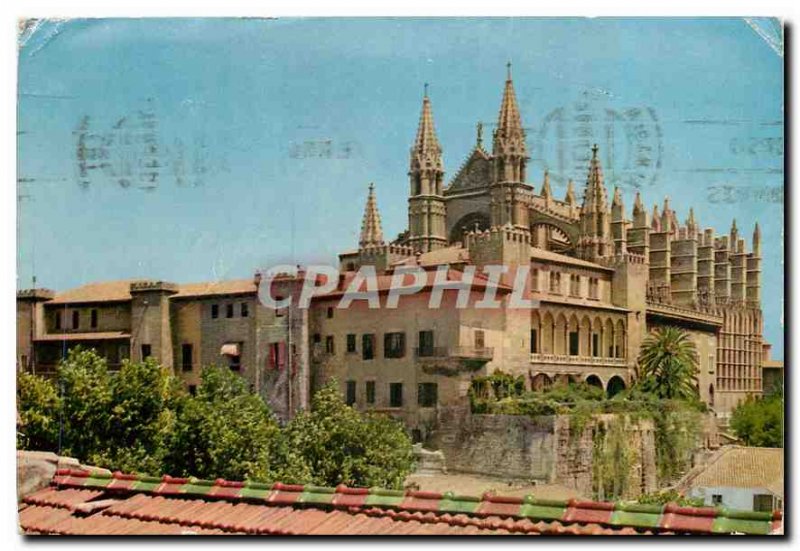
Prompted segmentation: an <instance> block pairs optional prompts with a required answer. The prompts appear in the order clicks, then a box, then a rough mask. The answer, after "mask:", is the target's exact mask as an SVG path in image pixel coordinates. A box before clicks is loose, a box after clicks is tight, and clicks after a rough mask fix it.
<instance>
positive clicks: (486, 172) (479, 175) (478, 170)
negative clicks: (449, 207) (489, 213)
mask: <svg viewBox="0 0 800 551" xmlns="http://www.w3.org/2000/svg"><path fill="white" fill-rule="evenodd" d="M491 171H492V162H491V160H490V159H489V155H488V154H487V153H486V152H485V151H484V150H483V149H481V148H480V147H476V148H475V149H474V150H473V151H472V155H470V156H469V158H468V159H467V162H465V163H464V164H463V165H462V166H461V168H460V169H459V171H458V173H457V174H456V175H455V177H454V178H453V180H452V181H451V182H450V186H449V187H448V188H447V189H446V190H445V195H448V194H450V193H453V192H456V191H462V190H468V189H479V188H486V187H488V186H489V182H490V180H491V175H492V172H491Z"/></svg>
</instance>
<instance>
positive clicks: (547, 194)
mask: <svg viewBox="0 0 800 551" xmlns="http://www.w3.org/2000/svg"><path fill="white" fill-rule="evenodd" d="M539 195H541V196H542V197H544V198H546V199H550V198H552V197H553V191H552V190H551V189H550V172H549V171H547V170H545V171H544V183H543V184H542V192H541V193H540V194H539Z"/></svg>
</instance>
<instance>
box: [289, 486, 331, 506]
mask: <svg viewBox="0 0 800 551" xmlns="http://www.w3.org/2000/svg"><path fill="white" fill-rule="evenodd" d="M335 494H336V488H328V487H325V486H305V488H304V489H303V493H302V494H301V495H300V497H299V498H298V499H297V503H317V504H323V505H327V504H329V503H330V502H331V501H333V498H334V496H335Z"/></svg>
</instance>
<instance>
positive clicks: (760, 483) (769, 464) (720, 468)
mask: <svg viewBox="0 0 800 551" xmlns="http://www.w3.org/2000/svg"><path fill="white" fill-rule="evenodd" d="M783 454H784V451H783V449H782V448H755V447H744V446H726V447H724V448H721V449H720V450H719V451H717V452H716V453H715V454H714V455H713V456H712V457H711V458H710V460H709V462H708V463H707V464H706V465H705V466H704V467H701V468H699V469H697V470H694V471H691V472H689V474H688V475H687V476H686V477H685V478H684V479H683V480H682V481H681V483H679V486H680V487H682V488H690V487H694V488H699V487H717V486H726V487H734V488H769V487H774V488H775V489H776V490H777V489H780V490H781V495H782V482H781V483H780V484H779V485H778V484H776V483H777V482H778V481H782V480H783Z"/></svg>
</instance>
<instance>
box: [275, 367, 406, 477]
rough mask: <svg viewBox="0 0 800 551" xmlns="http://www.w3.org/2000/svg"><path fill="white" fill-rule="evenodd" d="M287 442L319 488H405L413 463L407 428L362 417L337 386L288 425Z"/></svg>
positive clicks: (321, 392)
mask: <svg viewBox="0 0 800 551" xmlns="http://www.w3.org/2000/svg"><path fill="white" fill-rule="evenodd" d="M285 438H286V442H287V447H290V448H292V449H294V450H296V451H297V453H299V455H300V456H301V457H302V458H303V459H304V460H305V463H306V464H307V465H308V467H309V469H310V472H311V482H313V483H315V484H323V485H329V486H336V485H338V484H346V485H348V486H383V487H389V488H400V487H402V484H403V481H404V480H405V478H406V476H408V475H409V474H410V473H411V471H412V469H413V465H414V456H413V452H412V447H411V439H410V438H409V437H408V435H407V434H406V433H405V431H404V429H403V426H402V425H401V424H400V423H399V422H398V421H395V420H392V419H390V418H388V417H385V416H382V415H377V414H367V415H361V414H360V413H359V412H357V411H356V410H355V409H353V408H351V407H350V406H348V405H347V404H345V402H344V400H343V398H342V395H341V394H340V393H339V391H338V389H337V385H336V382H332V383H329V384H328V385H326V386H325V387H324V388H322V389H320V390H319V391H318V392H317V393H316V394H315V395H314V397H313V399H312V404H311V411H306V412H302V413H300V414H298V415H297V416H296V417H295V418H294V419H292V420H291V421H290V422H289V424H288V425H287V426H286V429H285Z"/></svg>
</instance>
